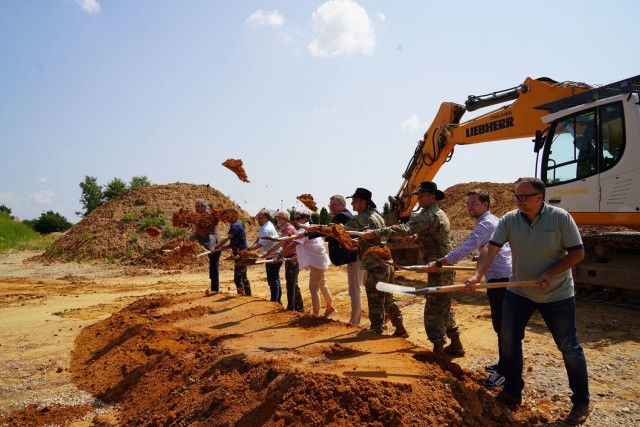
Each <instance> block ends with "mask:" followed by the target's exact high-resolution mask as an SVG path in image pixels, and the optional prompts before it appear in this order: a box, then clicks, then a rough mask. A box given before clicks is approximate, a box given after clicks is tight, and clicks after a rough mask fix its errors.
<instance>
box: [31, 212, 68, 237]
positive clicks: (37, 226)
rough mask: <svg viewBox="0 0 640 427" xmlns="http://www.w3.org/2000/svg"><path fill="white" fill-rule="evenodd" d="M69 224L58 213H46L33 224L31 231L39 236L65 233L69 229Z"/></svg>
mask: <svg viewBox="0 0 640 427" xmlns="http://www.w3.org/2000/svg"><path fill="white" fill-rule="evenodd" d="M71 225H72V224H71V223H70V222H69V221H67V219H66V218H65V217H63V216H62V215H60V214H59V213H58V212H54V211H47V212H43V213H42V215H40V218H38V219H37V220H36V221H35V222H34V224H33V229H34V230H35V231H37V232H38V233H41V234H48V233H53V232H54V231H67V230H68V229H70V228H71Z"/></svg>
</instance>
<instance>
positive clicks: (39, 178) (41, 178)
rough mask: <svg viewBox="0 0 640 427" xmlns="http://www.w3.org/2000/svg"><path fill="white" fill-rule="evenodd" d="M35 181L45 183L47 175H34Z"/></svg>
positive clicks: (47, 180) (47, 179)
mask: <svg viewBox="0 0 640 427" xmlns="http://www.w3.org/2000/svg"><path fill="white" fill-rule="evenodd" d="M36 182H38V183H40V184H46V183H47V182H49V177H46V176H36Z"/></svg>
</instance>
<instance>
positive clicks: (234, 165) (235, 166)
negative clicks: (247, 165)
mask: <svg viewBox="0 0 640 427" xmlns="http://www.w3.org/2000/svg"><path fill="white" fill-rule="evenodd" d="M222 166H224V167H225V168H227V169H229V170H230V171H231V172H233V173H235V174H236V175H237V176H238V178H240V180H241V181H244V182H249V178H248V177H247V173H246V172H245V171H244V167H243V166H242V160H240V159H227V160H225V161H224V162H222Z"/></svg>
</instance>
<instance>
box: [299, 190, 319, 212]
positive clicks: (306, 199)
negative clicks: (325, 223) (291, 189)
mask: <svg viewBox="0 0 640 427" xmlns="http://www.w3.org/2000/svg"><path fill="white" fill-rule="evenodd" d="M296 199H298V200H300V202H301V203H302V204H303V205H305V206H306V207H307V208H309V209H311V210H312V211H313V212H318V206H316V202H315V200H313V196H312V195H311V194H307V193H305V194H301V195H299V196H298V197H296Z"/></svg>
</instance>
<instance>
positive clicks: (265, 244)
mask: <svg viewBox="0 0 640 427" xmlns="http://www.w3.org/2000/svg"><path fill="white" fill-rule="evenodd" d="M256 219H257V220H258V224H260V231H259V232H258V238H257V239H256V241H255V242H254V243H253V245H251V246H250V247H249V248H248V249H247V250H248V251H254V250H256V249H260V250H261V251H262V252H267V251H268V250H269V249H271V247H272V246H274V245H275V244H276V242H275V241H271V240H266V239H263V237H270V238H277V237H278V232H277V231H276V227H275V226H274V225H273V224H272V223H271V213H270V212H269V211H268V210H266V209H262V210H261V211H260V212H258V214H257V215H256ZM275 253H276V254H278V253H280V249H278V250H277V251H276V252H275ZM280 267H282V262H276V263H267V264H265V268H266V270H267V283H268V284H269V289H270V290H271V299H270V301H274V302H277V303H280V304H282V300H281V298H282V287H281V285H280Z"/></svg>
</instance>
